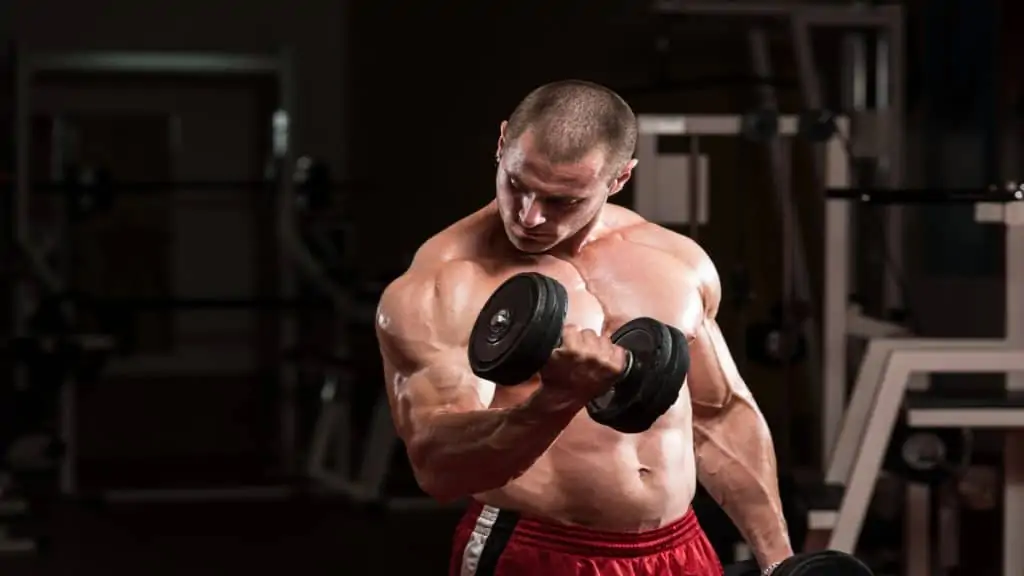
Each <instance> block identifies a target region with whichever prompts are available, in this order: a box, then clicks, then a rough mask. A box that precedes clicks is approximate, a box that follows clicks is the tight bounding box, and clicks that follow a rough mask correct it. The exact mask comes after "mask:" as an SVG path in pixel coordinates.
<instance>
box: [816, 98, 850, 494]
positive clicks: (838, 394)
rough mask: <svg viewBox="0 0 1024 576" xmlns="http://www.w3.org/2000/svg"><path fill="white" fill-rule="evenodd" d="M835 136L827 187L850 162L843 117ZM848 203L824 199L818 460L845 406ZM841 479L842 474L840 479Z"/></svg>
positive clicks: (840, 181)
mask: <svg viewBox="0 0 1024 576" xmlns="http://www.w3.org/2000/svg"><path fill="white" fill-rule="evenodd" d="M836 125H837V128H838V130H839V136H838V137H833V138H832V140H830V141H829V143H828V144H827V145H826V148H825V179H826V180H825V184H826V186H828V187H829V188H843V187H846V186H849V181H850V163H849V162H848V161H847V158H846V150H845V148H844V146H843V142H842V138H845V137H847V135H848V134H849V133H850V132H849V130H850V126H849V121H848V120H847V119H846V118H841V119H839V120H838V121H837V123H836ZM851 212H852V209H851V206H850V204H849V203H848V202H843V201H839V200H826V202H825V238H824V241H825V249H824V257H825V262H824V263H823V267H824V271H825V279H824V295H823V297H822V324H823V329H822V334H823V336H822V348H821V354H822V355H821V359H822V360H821V383H822V385H821V434H822V436H821V438H822V442H821V449H822V463H823V464H825V463H827V462H829V460H830V455H831V454H832V452H833V451H834V450H835V446H836V440H837V438H838V436H839V429H840V426H841V424H840V422H842V420H843V417H844V412H845V406H846V369H847V364H846V350H847V334H848V329H847V325H846V322H847V308H848V306H849V300H850V298H849V296H850V295H849V290H850V280H849V274H850V268H851V266H850V260H851V237H852V231H851V228H852V226H851V216H850V215H851ZM843 479H844V480H846V478H845V477H844V478H843Z"/></svg>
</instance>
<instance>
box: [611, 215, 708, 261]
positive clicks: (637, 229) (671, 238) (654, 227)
mask: <svg viewBox="0 0 1024 576" xmlns="http://www.w3.org/2000/svg"><path fill="white" fill-rule="evenodd" d="M621 235H622V237H623V239H625V240H627V241H629V242H633V243H635V244H641V245H643V246H649V247H651V248H655V249H658V250H661V251H663V252H667V253H669V254H671V255H673V256H675V257H676V258H678V259H680V260H682V261H684V262H686V263H687V264H689V265H691V266H704V265H706V264H711V257H710V256H709V255H708V253H707V252H706V251H704V249H703V248H701V246H700V244H698V243H697V242H696V241H694V240H693V239H692V238H690V237H689V236H686V235H685V234H680V233H678V232H675V231H673V230H671V229H669V228H666V227H664V226H662V225H660V224H655V223H654V222H650V221H648V220H643V221H641V222H637V223H635V224H633V225H631V226H628V227H625V228H623V229H622V231H621Z"/></svg>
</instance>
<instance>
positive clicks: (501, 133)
mask: <svg viewBox="0 0 1024 576" xmlns="http://www.w3.org/2000/svg"><path fill="white" fill-rule="evenodd" d="M506 128H508V120H503V121H502V122H501V126H499V127H498V148H497V150H495V151H494V160H495V161H496V162H501V152H502V150H504V148H505V129H506Z"/></svg>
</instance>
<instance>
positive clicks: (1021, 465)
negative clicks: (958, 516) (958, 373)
mask: <svg viewBox="0 0 1024 576" xmlns="http://www.w3.org/2000/svg"><path fill="white" fill-rule="evenodd" d="M1007 210H1016V211H1018V212H1020V211H1024V203H1022V202H1017V203H1016V204H1015V205H1014V207H1010V206H1008V207H1007ZM1005 274H1006V338H1007V340H1009V342H1010V343H1011V345H1013V346H1015V347H1017V348H1018V349H1024V222H1017V221H1016V220H1015V219H1008V221H1007V222H1006V270H1005ZM1006 387H1007V389H1008V390H1011V391H1017V392H1020V391H1024V372H1018V373H1011V374H1007V376H1006ZM1004 441H1005V443H1006V444H1005V446H1004V450H1003V457H1004V459H1005V460H1004V464H1003V466H1004V475H1005V477H1004V482H1005V485H1004V491H1005V495H1004V502H1003V506H1004V512H1003V574H1007V575H1008V574H1024V546H1022V543H1024V431H1020V430H1015V431H1010V432H1008V433H1007V434H1006V438H1005V440H1004Z"/></svg>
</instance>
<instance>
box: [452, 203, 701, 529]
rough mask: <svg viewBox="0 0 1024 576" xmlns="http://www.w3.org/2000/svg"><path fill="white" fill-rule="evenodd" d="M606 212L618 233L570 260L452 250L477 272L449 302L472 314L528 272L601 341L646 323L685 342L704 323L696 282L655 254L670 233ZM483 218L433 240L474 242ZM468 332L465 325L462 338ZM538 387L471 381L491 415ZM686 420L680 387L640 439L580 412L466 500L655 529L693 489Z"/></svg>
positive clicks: (570, 519)
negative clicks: (515, 468) (558, 293)
mask: <svg viewBox="0 0 1024 576" xmlns="http://www.w3.org/2000/svg"><path fill="white" fill-rule="evenodd" d="M609 209H610V210H618V211H621V215H622V216H624V217H623V218H621V219H620V220H624V221H625V223H627V224H628V225H621V224H620V226H618V227H617V231H614V232H610V233H608V234H606V235H604V236H603V237H601V238H600V239H598V240H596V241H593V242H591V243H590V244H588V245H587V246H586V247H584V248H583V250H582V251H581V252H580V253H579V254H577V255H574V256H572V257H570V258H556V257H553V256H547V255H541V256H523V255H520V256H518V257H517V256H510V255H509V254H508V253H506V252H501V253H498V252H499V251H497V250H495V251H491V250H490V249H488V248H486V247H482V246H481V245H476V246H475V247H473V248H471V249H463V250H460V251H464V253H463V254H459V255H458V256H459V258H458V260H459V261H460V262H461V264H460V265H466V263H467V261H468V262H469V263H471V264H472V265H473V266H474V267H475V268H476V269H477V273H475V274H473V275H472V278H473V280H471V282H470V285H469V286H465V285H463V286H460V292H462V295H461V296H462V297H461V298H459V300H460V301H463V302H464V304H465V305H466V306H472V307H473V309H474V310H479V309H480V308H482V306H483V303H484V301H485V300H486V299H487V297H488V296H489V295H490V294H491V293H492V292H493V291H494V290H495V289H496V288H497V287H498V286H499V285H500V284H501V283H502V282H503V281H505V280H506V279H507V278H509V277H510V276H512V275H514V274H517V273H520V272H526V271H533V272H539V273H542V274H545V275H547V276H550V277H552V278H554V279H556V280H558V281H559V282H560V283H561V284H562V285H563V286H565V288H566V290H567V292H568V295H569V307H568V314H567V317H566V322H568V323H572V324H576V325H577V326H580V327H582V328H589V329H591V330H594V331H596V332H599V333H601V334H604V335H609V334H611V333H612V332H614V331H615V330H616V329H617V328H619V327H620V326H621V325H623V324H625V323H626V322H628V321H630V320H632V319H634V318H637V317H640V316H648V317H651V318H655V319H657V320H660V321H662V322H665V323H667V324H671V325H673V326H675V327H676V328H678V329H680V330H681V331H682V332H683V333H684V334H686V335H687V336H688V337H691V338H692V337H693V335H694V334H695V332H696V330H697V328H698V327H699V325H700V323H701V322H703V320H704V308H703V300H702V298H701V294H700V290H701V286H700V279H699V274H698V273H697V271H695V270H693V269H692V268H691V267H690V266H689V265H688V264H687V262H686V261H685V259H683V258H681V257H680V256H679V255H678V254H674V253H673V252H672V251H670V250H668V249H666V248H664V247H663V246H661V242H660V241H661V240H664V239H665V235H667V234H672V233H671V232H668V231H665V230H663V229H661V228H658V227H656V226H654V225H653V224H649V223H646V222H643V221H642V220H640V219H639V218H638V217H636V216H635V215H632V219H630V215H631V214H632V213H629V212H628V211H625V210H622V209H620V208H616V207H609ZM474 219H480V220H481V221H479V222H477V221H474ZM486 219H487V214H486V210H485V211H484V214H482V215H481V214H480V213H478V214H477V215H474V216H471V217H470V218H469V219H467V221H464V222H462V223H459V224H457V225H456V226H454V227H453V228H452V229H450V230H449V231H446V232H444V233H442V236H443V235H445V234H455V235H459V236H467V235H468V236H471V237H475V238H477V239H480V238H484V237H486V236H487V233H488V231H489V229H487V230H483V229H480V227H487V226H488V224H487V222H486ZM455 243H456V244H462V241H461V240H455ZM463 299H465V300H463ZM470 328H471V326H466V327H465V330H466V332H467V334H468V331H469V330H470ZM538 385H539V381H533V382H529V383H525V384H523V385H519V386H514V387H498V388H495V386H494V385H493V384H490V383H487V382H481V396H482V400H483V402H484V404H489V405H490V406H491V407H492V408H501V407H506V406H512V405H516V404H519V403H521V402H522V401H524V400H525V399H526V398H527V397H528V396H530V395H531V394H532V393H533V392H534V391H535V390H536V388H537V386H538ZM691 417H692V415H691V404H690V397H689V392H688V390H687V388H685V387H684V388H683V392H682V393H681V394H680V396H679V400H678V401H677V402H676V404H675V405H674V406H673V408H672V409H670V410H669V412H667V413H666V414H665V415H664V416H662V417H661V418H660V419H659V420H658V421H657V422H656V423H655V425H654V427H653V428H652V429H651V430H648V431H647V432H644V433H641V434H632V435H626V434H621V433H619V432H616V431H615V430H612V429H610V428H606V427H603V426H600V425H598V424H596V423H595V422H593V421H592V420H591V419H590V418H589V417H588V416H587V414H586V412H581V413H580V414H578V415H577V416H576V417H575V419H574V420H573V421H572V422H571V423H570V424H569V426H568V427H567V428H566V429H565V430H564V432H563V433H562V434H561V435H560V436H559V438H558V440H556V441H555V443H554V444H553V445H552V446H551V447H550V448H549V449H548V450H547V452H546V453H545V454H544V455H543V456H542V457H541V458H540V459H539V460H538V461H537V462H536V463H535V464H534V465H533V466H532V467H531V468H530V469H529V470H528V471H527V472H526V473H525V474H523V475H522V476H520V477H519V478H517V479H515V480H513V481H512V482H510V483H508V484H507V485H505V486H504V487H502V488H500V489H497V490H493V491H490V492H486V493H482V494H478V495H476V496H475V497H476V499H477V500H479V501H481V502H483V503H485V504H490V505H492V506H496V507H499V508H509V509H515V510H518V511H520V512H522V513H524V514H530V515H536V516H540V517H544V518H548V519H551V520H555V521H559V522H564V523H569V524H578V525H583V526H588V527H591V528H597V529H605V530H615V531H640V530H648V529H652V528H656V527H659V526H662V525H665V524H667V523H669V522H672V521H673V520H676V519H677V518H679V517H681V516H682V515H683V514H684V513H685V512H686V510H687V508H688V507H689V505H690V502H691V500H692V498H693V494H694V491H695V489H696V473H695V472H696V470H695V463H694V454H693V434H692V422H691Z"/></svg>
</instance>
